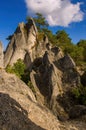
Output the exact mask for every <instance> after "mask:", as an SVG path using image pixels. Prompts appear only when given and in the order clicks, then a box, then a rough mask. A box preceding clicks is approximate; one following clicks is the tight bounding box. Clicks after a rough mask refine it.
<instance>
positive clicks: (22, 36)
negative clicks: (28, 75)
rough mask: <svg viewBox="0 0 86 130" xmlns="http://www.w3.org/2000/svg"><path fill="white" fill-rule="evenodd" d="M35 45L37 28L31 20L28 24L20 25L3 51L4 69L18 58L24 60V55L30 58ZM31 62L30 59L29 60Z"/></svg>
mask: <svg viewBox="0 0 86 130" xmlns="http://www.w3.org/2000/svg"><path fill="white" fill-rule="evenodd" d="M36 43H37V28H36V25H35V23H34V21H33V19H32V18H30V20H29V21H28V23H26V24H24V23H20V24H19V25H18V27H17V29H16V31H15V32H14V34H13V35H12V38H11V40H10V42H9V44H8V47H7V49H6V51H5V67H6V66H7V65H8V64H10V65H13V63H15V62H16V61H17V60H18V59H19V58H20V59H23V60H24V59H25V57H26V54H28V57H31V58H32V50H33V48H34V47H35V46H36ZM30 60H32V59H30Z"/></svg>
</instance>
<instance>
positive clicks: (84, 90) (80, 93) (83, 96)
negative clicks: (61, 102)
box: [72, 85, 86, 105]
mask: <svg viewBox="0 0 86 130" xmlns="http://www.w3.org/2000/svg"><path fill="white" fill-rule="evenodd" d="M72 94H73V95H74V97H75V99H76V100H77V101H78V102H79V103H80V104H83V105H86V87H84V86H82V85H81V86H79V87H77V88H73V90H72Z"/></svg>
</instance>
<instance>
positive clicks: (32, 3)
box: [25, 0, 84, 27]
mask: <svg viewBox="0 0 86 130" xmlns="http://www.w3.org/2000/svg"><path fill="white" fill-rule="evenodd" d="M25 2H26V5H27V9H28V14H29V15H31V14H35V13H41V14H43V15H44V17H45V18H46V20H47V21H48V23H49V25H50V26H57V25H58V26H65V27H67V26H68V25H69V24H70V23H72V22H79V21H82V20H83V16H84V13H83V12H82V11H81V10H80V4H81V3H79V2H78V3H76V4H73V3H71V0H25Z"/></svg>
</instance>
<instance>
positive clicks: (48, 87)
mask: <svg viewBox="0 0 86 130" xmlns="http://www.w3.org/2000/svg"><path fill="white" fill-rule="evenodd" d="M19 58H21V59H22V60H23V61H24V62H25V64H26V67H27V70H28V69H29V70H30V80H31V82H32V84H33V87H34V90H35V97H36V99H35V97H34V95H33V93H32V92H30V91H29V90H27V89H25V90H26V91H27V92H28V93H29V96H27V95H28V94H27V92H25V93H24V95H23V94H21V93H22V92H23V90H22V88H21V92H20V91H19V89H20V87H19V88H16V92H17V91H18V92H19V93H20V94H21V95H20V97H21V98H19V97H18V98H19V99H20V100H19V99H18V98H16V97H15V95H14V94H12V95H13V96H14V97H15V98H16V99H17V101H18V103H20V104H21V106H24V108H25V110H27V112H28V113H30V114H29V118H30V120H32V121H33V122H35V123H36V124H37V125H40V126H41V127H42V128H44V129H49V130H53V129H55V130H57V129H58V130H59V127H58V119H59V120H60V121H68V119H69V118H70V117H71V116H70V112H71V111H72V110H73V106H75V105H76V103H75V101H74V100H73V97H72V96H71V90H72V89H73V88H74V87H78V86H79V85H80V75H79V73H78V72H77V69H76V65H75V63H74V61H73V59H72V58H71V57H70V56H69V55H68V54H66V55H65V54H64V53H63V52H62V50H61V49H60V48H59V47H53V46H52V45H51V43H50V42H49V40H48V38H47V36H46V35H44V34H41V33H38V32H37V28H36V26H35V23H34V21H33V19H30V21H29V23H27V24H24V23H21V24H19V26H18V28H17V29H16V31H15V33H14V34H13V36H12V38H11V40H10V43H9V44H8V47H7V49H6V52H5V67H6V66H7V65H8V64H10V65H13V63H15V62H16V61H17V60H18V59H19ZM8 77H9V76H8ZM11 79H12V80H11V81H10V82H8V81H7V82H8V85H9V84H10V83H11V84H12V82H13V83H14V82H15V84H12V86H9V87H7V88H8V90H11V88H12V87H13V86H14V85H16V86H22V85H21V84H19V82H20V81H18V79H16V80H17V82H16V81H14V79H13V78H11ZM5 80H6V79H5ZM1 82H3V79H2V80H1ZM22 84H23V83H22ZM13 89H14V88H13ZM14 91H15V89H14ZM7 93H8V91H7ZM19 93H18V95H19ZM8 94H9V95H10V96H11V97H12V98H13V96H12V95H11V94H10V93H8ZM27 97H28V99H27ZM15 98H14V99H15ZM23 98H24V101H26V103H25V104H24V102H23ZM22 102H23V104H22ZM26 104H27V105H28V104H29V108H30V109H29V108H28V106H27V105H26ZM39 104H40V105H39ZM46 107H47V108H48V109H49V110H50V111H51V112H52V113H53V114H54V115H55V116H56V118H57V121H56V119H55V122H53V123H54V124H53V125H52V123H51V119H52V116H51V115H52V114H51V112H49V110H48V109H47V108H46ZM41 108H42V109H43V111H41ZM45 108H46V110H47V111H46V110H45ZM29 111H30V112H29ZM38 111H39V112H38ZM44 111H45V112H44ZM81 111H82V110H81ZM39 113H42V115H41V117H39ZM45 113H46V114H45ZM47 113H48V114H47ZM81 113H83V112H81ZM49 114H51V115H49ZM37 116H38V117H37ZM44 116H45V117H44ZM49 116H50V117H49ZM48 117H49V118H51V119H50V120H49V118H48ZM42 118H43V120H42ZM44 120H45V121H44ZM53 120H54V118H53ZM40 122H41V123H42V125H41V123H40ZM46 122H47V125H45V124H46ZM48 125H49V127H48ZM65 125H67V126H68V130H70V129H72V127H71V128H70V126H71V125H70V123H69V124H65ZM21 127H22V126H21ZM28 128H29V127H28ZM61 128H62V127H61ZM61 128H60V129H61ZM77 128H78V130H79V127H77ZM80 128H81V127H80ZM85 128H86V127H85ZM31 129H33V128H31ZM37 129H39V128H37ZM64 129H67V128H65V126H64V128H62V130H64ZM73 129H74V130H75V129H76V128H73ZM26 130H27V128H26ZM83 130H85V129H83Z"/></svg>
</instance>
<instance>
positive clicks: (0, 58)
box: [0, 41, 4, 68]
mask: <svg viewBox="0 0 86 130" xmlns="http://www.w3.org/2000/svg"><path fill="white" fill-rule="evenodd" d="M3 59H4V55H3V46H2V43H1V41H0V68H4V64H3Z"/></svg>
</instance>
